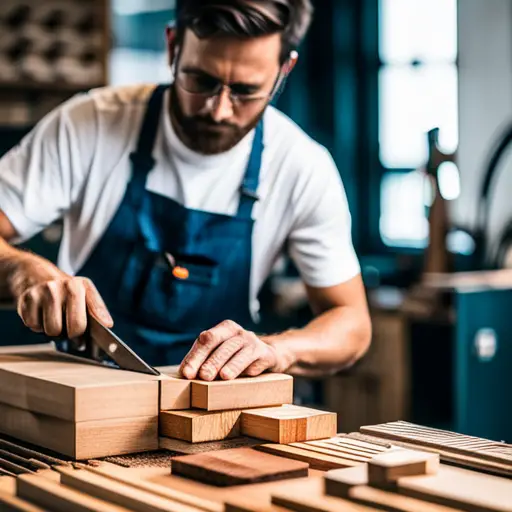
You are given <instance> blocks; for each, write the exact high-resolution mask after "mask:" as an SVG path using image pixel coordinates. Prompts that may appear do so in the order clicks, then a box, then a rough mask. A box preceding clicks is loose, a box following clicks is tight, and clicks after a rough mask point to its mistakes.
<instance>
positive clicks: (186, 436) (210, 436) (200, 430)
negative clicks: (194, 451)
mask: <svg viewBox="0 0 512 512" xmlns="http://www.w3.org/2000/svg"><path fill="white" fill-rule="evenodd" d="M241 414H242V411H240V410H236V409H234V410H228V411H204V410H202V409H190V410H188V411H168V412H161V413H160V418H159V422H160V435H161V436H164V437H172V438H175V439H181V440H183V441H188V442H190V443H202V442H208V441H218V440H221V439H227V438H231V437H237V436H239V435H240V415H241Z"/></svg>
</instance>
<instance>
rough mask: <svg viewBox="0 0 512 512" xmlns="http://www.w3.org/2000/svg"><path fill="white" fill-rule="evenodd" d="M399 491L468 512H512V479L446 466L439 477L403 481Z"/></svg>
mask: <svg viewBox="0 0 512 512" xmlns="http://www.w3.org/2000/svg"><path fill="white" fill-rule="evenodd" d="M398 490H399V492H400V493H403V494H406V495H407V496H411V497H413V498H418V499H422V500H426V501H431V502H433V503H438V504H440V505H446V506H448V507H454V508H459V509H461V510H465V511H467V512H512V484H511V482H510V480H508V479H505V478H499V477H496V476H490V475H484V474H481V473H476V472H474V471H468V470H465V469H459V468H450V467H448V466H442V467H441V468H440V469H439V472H438V473H437V474H436V475H429V476H416V477H405V478H400V479H399V480H398Z"/></svg>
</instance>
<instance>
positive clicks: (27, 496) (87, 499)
mask: <svg viewBox="0 0 512 512" xmlns="http://www.w3.org/2000/svg"><path fill="white" fill-rule="evenodd" d="M16 493H17V496H18V497H19V498H21V499H24V500H27V501H30V502H32V503H35V504H36V505H38V506H40V507H43V508H46V509H48V510H51V511H53V512H128V509H126V508H124V507H119V506H118V505H114V504H112V503H107V502H106V501H103V500H99V499H98V498H94V497H93V496H89V495H87V494H85V493H83V492H79V491H76V490H75V489H70V488H69V487H65V486H63V485H61V484H59V483H57V482H52V481H50V480H47V479H45V478H39V477H37V476H35V475H21V476H20V477H18V480H17V491H16Z"/></svg>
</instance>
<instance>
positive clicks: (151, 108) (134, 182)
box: [129, 84, 169, 209]
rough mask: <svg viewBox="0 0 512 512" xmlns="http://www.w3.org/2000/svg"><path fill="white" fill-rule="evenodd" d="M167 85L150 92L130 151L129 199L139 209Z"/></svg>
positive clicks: (152, 160)
mask: <svg viewBox="0 0 512 512" xmlns="http://www.w3.org/2000/svg"><path fill="white" fill-rule="evenodd" d="M168 87H169V86H168V85H165V84H162V85H158V86H157V87H156V88H155V90H154V91H153V92H152V93H151V97H150V98H149V102H148V105H147V107H146V113H145V114H144V120H143V121H142V126H141V129H140V132H139V138H138V141H137V148H136V149H135V151H134V152H132V153H130V160H131V162H132V178H131V181H130V183H129V188H130V199H131V202H132V204H133V205H134V206H135V208H136V209H140V207H141V205H142V199H143V197H144V191H145V190H146V178H147V176H148V174H149V172H150V171H151V169H153V167H154V166H155V159H154V158H153V146H154V145H155V140H156V135H157V131H158V127H159V125H160V123H159V120H160V114H161V112H162V103H163V96H164V93H165V91H166V90H167V88H168Z"/></svg>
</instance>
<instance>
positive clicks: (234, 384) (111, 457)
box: [0, 347, 512, 512]
mask: <svg viewBox="0 0 512 512" xmlns="http://www.w3.org/2000/svg"><path fill="white" fill-rule="evenodd" d="M24 350H25V349H20V348H19V347H17V348H16V351H15V353H14V354H13V353H12V350H11V351H10V352H9V349H4V350H3V353H0V355H1V357H0V359H1V364H0V378H1V383H2V384H1V385H2V387H1V388H0V389H1V391H0V402H3V404H2V405H1V407H0V412H1V411H2V410H3V411H4V412H5V414H3V415H2V414H0V511H4V510H17V511H29V512H40V511H42V510H50V511H53V510H55V511H62V512H68V511H70V512H73V511H80V512H81V511H99V512H110V511H112V512H120V511H126V510H137V511H140V512H154V511H171V512H194V511H196V512H197V511H205V512H222V511H224V510H226V511H231V512H234V511H246V512H247V511H249V512H254V511H257V512H265V511H281V512H283V511H286V510H295V511H299V512H300V511H308V512H309V511H316V512H318V511H320V512H324V511H325V512H330V511H338V510H340V511H345V510H347V511H362V512H364V511H374V510H393V511H401V512H421V511H423V510H424V511H426V512H450V511H451V512H453V511H456V510H466V511H470V512H473V511H493V512H505V511H510V512H512V445H508V444H505V443H502V442H498V441H492V440H488V439H482V438H478V437H471V436H467V435H462V434H457V433H454V432H450V431H443V430H438V429H433V428H428V427H424V426H421V425H415V424H412V423H408V422H405V421H395V422H389V423H385V424H377V425H367V426H363V427H361V428H360V429H358V431H355V432H350V433H338V434H336V430H335V429H334V430H331V426H335V422H336V418H333V417H332V413H330V412H328V411H313V410H308V411H305V412H301V411H303V408H301V407H299V406H295V405H293V404H291V402H290V400H291V399H292V393H291V389H292V388H291V380H292V379H291V377H290V376H286V375H280V374H268V375H266V376H265V375H262V376H259V377H256V378H249V379H235V381H231V382H217V383H205V382H203V381H201V382H199V381H192V382H191V383H189V382H188V381H186V380H184V379H178V378H174V377H171V376H169V374H166V375H163V376H162V377H161V379H162V380H152V379H151V378H149V377H145V376H142V377H141V376H139V375H137V374H136V375H135V376H133V375H132V376H130V375H127V374H126V372H123V371H119V370H113V369H101V368H98V367H93V368H91V369H89V368H85V369H84V368H83V367H82V366H81V363H77V362H76V361H70V360H68V359H66V358H61V355H57V354H55V353H51V352H46V349H45V348H44V347H43V348H42V349H41V350H42V351H41V352H38V353H37V354H39V355H37V354H34V353H31V352H30V350H34V348H33V347H32V348H31V349H27V351H24ZM0 352H1V351H0ZM5 352H7V354H6V353H5ZM27 354H30V357H28V356H27ZM80 369H82V374H81V375H80ZM50 370H51V371H50ZM105 372H107V373H108V375H107V376H106V377H105ZM111 372H114V373H111ZM116 372H120V373H116ZM128 373H130V372H128ZM89 374H90V375H91V378H93V379H92V380H93V382H89V381H88V380H87V375H89ZM133 378H135V379H137V383H136V385H135V386H134V382H133V381H132V380H130V379H133ZM84 380H85V384H84V382H83V381H84ZM89 380H90V379H89ZM114 381H115V382H114ZM194 385H195V386H196V387H194ZM219 386H220V388H219ZM247 386H249V388H248V387H247ZM185 388H186V389H187V390H188V391H187V392H186V393H185V394H183V390H184V389H185ZM219 389H220V392H219ZM230 389H231V391H230ZM247 389H250V390H252V391H251V392H247ZM194 390H196V391H197V390H201V392H200V393H197V392H195V391H194ZM240 390H242V391H240ZM70 391H71V392H72V394H70ZM187 393H188V394H187ZM258 393H259V395H260V397H259V398H258V397H257V395H258ZM226 395H229V397H228V400H227V401H226ZM256 398H258V402H257V401H255V400H256ZM123 401H124V402H125V403H123ZM272 401H273V402H274V403H272ZM263 403H264V404H265V405H266V406H265V407H263ZM230 404H231V406H232V407H233V409H229V405H230ZM278 404H283V405H278ZM267 406H268V407H267ZM195 407H196V408H197V407H199V409H194V408H195ZM201 407H202V408H203V412H201ZM236 408H239V409H240V410H242V409H244V411H243V412H241V413H240V414H241V415H242V419H241V420H240V423H241V425H239V424H237V430H236V432H231V434H233V435H232V436H230V435H227V434H225V433H224V434H222V436H223V437H222V438H219V437H217V439H216V440H211V441H205V442H193V441H190V442H187V441H186V440H183V439H180V436H182V437H184V438H186V437H187V436H189V435H192V434H193V431H194V428H193V427H191V432H188V433H187V432H180V433H178V432H177V431H173V427H172V425H173V423H172V422H171V423H170V424H168V425H167V428H168V431H167V436H166V435H165V434H166V432H165V431H163V430H162V422H161V421H160V428H159V429H158V428H157V427H158V419H159V417H160V420H162V418H167V419H169V418H174V419H175V420H176V419H177V418H178V419H179V418H187V417H188V416H191V417H192V418H193V417H196V416H195V415H198V416H197V417H200V418H202V420H204V421H210V420H211V418H217V417H218V418H227V419H226V421H228V420H229V421H231V419H230V418H229V416H230V414H231V413H236V411H237V409H236ZM296 411H299V413H300V414H303V416H301V417H300V418H299V420H297V424H296V425H295V426H296V427H297V426H300V425H302V426H303V427H304V428H302V427H301V428H298V427H297V429H295V430H294V429H291V430H286V429H284V430H283V431H281V427H278V431H277V433H276V432H274V431H272V429H271V428H270V427H269V428H270V430H265V428H263V426H264V425H267V426H268V425H272V424H276V422H277V424H279V425H281V420H283V418H284V420H283V421H282V422H283V424H285V423H286V424H287V425H290V424H294V422H295V421H296ZM125 413H127V414H128V416H130V418H128V419H129V420H130V421H131V422H132V423H134V424H139V423H140V421H139V418H143V419H144V418H148V419H147V420H146V419H144V420H143V421H144V422H147V424H148V425H149V427H148V428H144V429H142V430H141V431H140V433H139V431H138V430H136V429H135V430H133V429H132V432H129V431H130V428H131V427H129V425H130V421H127V420H126V419H125V417H124V416H123V414H125ZM183 413H187V414H185V415H184V414H183ZM226 413H230V414H226ZM279 413H282V415H281V416H280V414H279ZM300 414H299V416H300ZM49 415H51V416H49ZM120 415H121V416H120ZM187 415H188V416H187ZM224 415H225V416H224ZM244 415H246V416H247V418H249V419H251V421H252V423H251V421H245V423H244V419H243V417H244ZM276 415H277V416H276ZM100 416H101V417H102V418H103V419H100ZM19 418H21V419H19ZM258 418H264V421H263V420H261V419H258ZM276 418H277V419H276ZM311 418H313V421H311V425H310V422H309V420H310V419H311ZM189 419H190V418H189ZM179 421H181V419H179ZM187 421H188V420H187ZM192 421H193V420H192V419H190V422H189V424H191V423H192ZM260 421H261V422H260ZM258 422H260V423H258ZM287 422H289V423H287ZM321 424H324V425H325V428H326V430H323V431H320V430H319V428H320V425H321ZM54 425H57V426H58V428H59V430H58V431H55V432H54V431H53V430H52V428H50V427H52V426H54ZM73 425H75V426H74V427H73ZM79 425H82V426H80V428H78V426H79ZM83 425H85V427H84V426H83ZM97 425H101V428H97ZM155 425H156V427H155ZM174 425H176V423H174ZM244 425H245V427H244ZM312 425H313V426H314V428H311V429H310V428H309V427H311V426H312ZM255 426H256V427H258V428H256V429H255ZM244 428H245V429H246V430H244ZM247 428H249V429H254V430H253V432H254V434H255V435H254V436H253V437H248V436H247V435H246V434H247V431H248V430H247ZM157 429H158V432H157ZM238 429H239V430H238ZM313 431H314V433H313ZM81 432H84V433H85V434H84V435H86V436H88V437H89V438H91V436H94V438H95V439H94V442H92V443H90V442H88V443H83V446H82V439H80V436H81ZM91 432H92V433H91ZM198 432H199V430H198ZM28 433H29V435H28ZM200 433H203V434H204V430H202V431H201V432H200ZM178 434H179V435H178ZM276 434H279V435H278V436H277V437H276ZM69 435H71V436H73V439H72V440H71V442H70V440H69V439H61V438H60V437H66V436H69ZM116 435H118V437H119V438H123V437H124V439H125V441H124V442H123V443H120V442H119V440H117V439H116ZM139 436H142V437H143V439H139ZM308 436H309V437H308ZM96 438H97V439H96ZM101 438H102V439H101ZM306 438H308V439H306ZM269 439H270V442H269ZM105 440H107V442H105ZM39 441H40V442H39ZM73 442H74V443H75V444H74V445H73ZM43 445H44V446H45V447H43ZM51 447H55V448H54V449H51ZM130 447H136V448H137V449H134V451H133V452H131V451H130ZM58 450H60V451H58ZM98 450H102V453H103V455H102V456H101V457H100V456H94V455H93V454H94V453H98ZM418 457H419V458H418ZM404 458H405V459H404ZM396 459H397V460H398V461H397V460H396ZM198 461H201V462H200V463H199V462H198ZM187 467H188V470H187V471H189V473H187V472H186V471H184V468H185V469H186V468H187ZM190 468H192V469H193V471H192V473H190V471H191V469H190ZM194 468H195V469H194ZM198 468H199V469H198ZM292 473H293V475H292ZM291 476H293V477H291Z"/></svg>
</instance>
